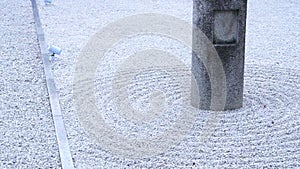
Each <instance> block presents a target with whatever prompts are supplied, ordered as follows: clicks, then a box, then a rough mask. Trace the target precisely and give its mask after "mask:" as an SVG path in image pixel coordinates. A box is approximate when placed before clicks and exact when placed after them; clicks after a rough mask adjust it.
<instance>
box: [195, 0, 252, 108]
mask: <svg viewBox="0 0 300 169" xmlns="http://www.w3.org/2000/svg"><path fill="white" fill-rule="evenodd" d="M246 12H247V0H194V13H193V23H194V25H195V26H196V27H197V29H200V30H201V31H202V32H203V33H204V34H205V35H206V36H207V37H208V39H209V40H210V41H211V42H212V43H213V45H214V47H215V48H216V51H217V52H218V55H219V57H220V59H221V61H222V63H223V67H224V71H225V74H226V94H227V96H226V105H225V108H224V109H225V110H231V109H237V108H240V107H242V106H243V85H244V60H245V59H244V53H245V31H246ZM193 33H194V35H193V43H196V40H195V37H196V36H197V35H196V31H194V32H193ZM194 46H197V45H193V47H194ZM192 71H193V74H194V76H195V77H196V81H197V85H196V86H193V87H196V88H198V90H199V97H198V100H193V102H194V103H195V102H196V103H197V106H198V107H199V108H200V109H208V110H209V109H210V106H211V92H212V89H211V88H212V87H211V82H210V79H211V78H210V77H209V75H208V73H207V69H206V67H205V65H204V64H203V63H202V61H201V59H199V58H198V57H197V56H195V54H194V53H193V57H192ZM192 95H193V93H192ZM192 98H193V97H192ZM194 98H195V97H194ZM194 105H195V104H194Z"/></svg>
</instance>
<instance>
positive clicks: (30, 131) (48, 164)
mask: <svg viewBox="0 0 300 169" xmlns="http://www.w3.org/2000/svg"><path fill="white" fill-rule="evenodd" d="M0 6H1V10H0V18H1V20H0V37H1V38H0V52H1V53H0V55H1V57H0V106H1V107H0V168H11V169H16V168H60V166H61V164H60V159H59V153H58V147H57V142H56V136H55V131H54V124H53V120H52V116H51V111H50V105H49V99H48V93H47V88H46V83H45V76H44V70H43V64H42V60H41V58H40V55H39V47H38V42H37V36H36V30H35V23H34V20H33V14H32V8H31V2H30V1H9V0H1V1H0Z"/></svg>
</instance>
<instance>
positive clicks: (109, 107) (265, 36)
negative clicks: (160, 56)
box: [38, 0, 300, 168]
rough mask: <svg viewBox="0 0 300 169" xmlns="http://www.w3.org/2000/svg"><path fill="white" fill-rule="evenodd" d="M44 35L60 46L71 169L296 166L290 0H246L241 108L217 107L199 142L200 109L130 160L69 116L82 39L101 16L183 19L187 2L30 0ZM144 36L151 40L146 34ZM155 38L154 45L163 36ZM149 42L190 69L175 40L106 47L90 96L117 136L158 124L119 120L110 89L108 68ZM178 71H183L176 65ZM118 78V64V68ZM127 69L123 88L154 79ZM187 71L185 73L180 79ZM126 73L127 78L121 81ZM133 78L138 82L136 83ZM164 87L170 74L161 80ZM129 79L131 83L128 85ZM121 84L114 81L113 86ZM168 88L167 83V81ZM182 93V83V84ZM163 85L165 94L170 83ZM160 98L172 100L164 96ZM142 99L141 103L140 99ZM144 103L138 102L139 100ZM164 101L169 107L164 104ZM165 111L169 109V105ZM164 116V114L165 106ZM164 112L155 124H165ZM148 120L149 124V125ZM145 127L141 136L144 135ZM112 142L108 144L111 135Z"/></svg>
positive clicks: (295, 59) (295, 63)
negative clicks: (181, 130)
mask: <svg viewBox="0 0 300 169" xmlns="http://www.w3.org/2000/svg"><path fill="white" fill-rule="evenodd" d="M38 3H39V10H40V14H41V20H42V24H43V28H44V30H45V36H46V42H48V43H49V44H55V45H57V46H60V47H61V48H62V49H63V53H62V55H61V56H58V58H57V61H56V62H55V63H53V65H52V68H53V72H54V76H55V80H56V81H55V82H56V84H57V87H58V91H59V94H60V100H61V107H62V112H63V114H64V121H65V125H66V129H67V133H68V138H69V143H70V148H71V153H72V156H73V159H74V162H75V167H76V168H299V167H300V163H299V161H300V151H299V147H300V129H299V126H300V116H299V113H300V111H299V105H300V103H299V100H300V90H299V89H300V86H299V84H300V76H299V75H300V67H299V65H300V58H299V56H298V55H299V49H300V46H299V43H298V42H299V40H300V39H299V37H300V36H299V34H300V32H299V30H298V29H297V26H298V25H300V23H299V22H300V19H299V18H300V12H299V10H298V6H299V5H300V3H299V1H297V0H289V1H285V0H274V1H267V0H263V1H258V0H256V1H255V0H253V1H249V5H248V25H247V49H246V68H245V91H244V100H245V103H244V107H243V108H242V109H239V110H235V111H228V112H223V113H220V114H219V117H220V120H219V121H218V123H216V124H212V125H215V126H216V128H215V129H214V131H213V134H212V135H211V137H210V138H208V140H207V141H206V142H204V143H201V142H199V135H201V132H202V130H203V127H204V124H205V122H206V121H208V118H209V116H208V114H209V112H206V111H198V112H197V115H196V122H195V123H194V125H193V126H192V128H191V130H190V131H189V133H188V134H187V135H186V137H185V138H184V139H183V140H182V141H181V142H180V143H178V144H176V145H175V146H172V147H171V148H170V149H168V150H167V151H165V152H164V153H161V154H159V155H156V156H153V157H150V158H143V159H131V158H130V157H123V156H120V155H119V154H115V153H112V152H110V151H108V150H107V149H105V148H104V147H103V146H102V145H101V144H95V142H94V141H93V140H92V139H91V138H90V137H89V136H88V133H87V132H85V130H84V129H83V127H82V125H81V124H80V122H79V119H78V116H77V113H76V112H77V110H76V108H75V103H74V98H73V95H72V94H73V79H74V71H75V66H76V60H77V59H78V57H80V52H81V50H82V49H83V47H84V46H85V45H86V44H87V42H88V40H89V39H90V38H91V37H92V36H93V35H94V34H95V33H96V32H97V31H98V30H100V28H103V27H104V26H106V25H107V24H108V23H111V22H113V21H116V20H118V19H121V18H123V17H124V16H129V15H133V14H141V13H149V12H153V13H163V14H169V15H172V16H176V17H178V18H181V19H183V20H185V21H187V22H190V23H191V21H192V18H191V17H192V1H191V0H182V1H175V0H150V1H148V0H147V1H146V0H126V1H121V2H120V1H106V0H102V1H96V0H88V1H83V0H77V1H71V0H65V1H54V3H53V5H50V6H45V5H44V3H43V1H41V0H40V1H38ZM151 38H152V39H151ZM162 42H163V43H162ZM150 47H155V48H159V49H163V50H165V51H168V52H170V53H172V54H173V55H174V56H176V57H177V58H178V59H179V60H181V61H182V62H184V63H185V65H186V66H187V67H188V68H190V65H191V63H190V61H191V54H190V51H189V48H187V47H185V46H182V45H181V44H178V43H177V42H175V41H174V40H165V39H164V38H162V37H155V36H152V37H149V36H147V35H145V36H141V37H137V38H132V39H127V41H120V42H119V43H118V44H117V45H116V46H114V47H113V48H112V49H111V50H110V51H109V52H107V54H106V55H105V57H104V59H103V61H102V63H99V67H98V69H97V74H96V75H97V78H96V79H97V80H96V81H95V86H96V88H97V91H96V98H97V103H98V105H101V104H104V105H105V106H100V107H99V109H100V111H101V113H102V115H103V116H104V117H105V118H106V122H107V123H108V124H109V125H111V126H114V127H115V129H116V132H118V133H119V134H123V135H124V136H125V137H144V138H145V137H150V134H154V135H155V134H157V133H161V132H163V131H164V129H165V128H163V127H162V128H159V127H158V129H157V130H154V129H153V124H151V125H152V126H151V127H152V128H151V127H140V128H139V126H137V127H132V124H131V123H129V122H126V121H124V120H123V119H118V117H119V116H118V112H117V111H115V107H114V102H113V100H112V99H113V97H112V95H111V94H110V93H111V91H112V89H111V82H112V80H111V78H112V77H113V76H114V73H115V68H116V67H117V66H118V64H120V63H121V61H122V59H126V57H129V56H130V55H132V54H133V53H134V52H136V51H138V50H141V49H143V48H150ZM175 71H178V74H179V75H180V76H181V75H182V74H183V75H184V74H185V71H186V70H185V69H176V70H175ZM121 73H124V74H121V75H124V76H126V75H127V74H126V72H121ZM127 73H128V72H127ZM150 75H151V72H150V73H149V76H148V77H145V78H144V79H143V78H142V77H140V76H136V77H137V79H139V78H140V80H137V81H131V88H130V89H129V93H130V92H131V93H132V95H134V96H135V95H136V96H137V97H138V96H139V94H141V93H147V88H149V85H150V86H151V85H153V84H151V82H153V81H155V80H157V79H158V80H161V81H163V80H165V77H166V75H165V74H160V73H157V74H155V75H154V76H153V77H154V80H153V79H152V80H153V81H151V78H150V80H149V77H152V76H150ZM188 77H189V76H187V74H186V76H185V78H188ZM128 80H132V79H128ZM135 84H138V85H135ZM168 85H170V87H169V89H174V88H172V86H173V82H168ZM134 86H137V87H136V88H135V87H134ZM120 90H121V89H120ZM174 90H175V92H176V88H175V89H174ZM184 90H185V91H188V89H187V88H185V89H184ZM171 92H174V91H172V90H171ZM166 96H168V98H167V99H170V100H171V101H175V102H176V101H177V99H178V98H172V97H171V95H167V94H166ZM147 97H149V96H148V95H147V94H146V95H145V97H144V96H143V95H142V96H141V98H140V99H137V100H138V101H137V100H134V101H133V102H134V104H135V106H136V107H138V108H141V109H143V108H144V107H147V104H148V102H147ZM139 101H140V102H143V101H144V102H145V103H140V102H139ZM145 105H146V106H145ZM168 106H170V105H168ZM170 109H171V110H170V111H171V112H172V111H175V112H176V109H175V110H174V107H170ZM169 116H170V117H169V118H173V116H172V113H171V114H170V115H169ZM166 121H167V120H166V119H165V118H161V119H159V120H157V121H156V123H164V124H169V123H171V122H168V121H167V122H166ZM154 128H155V126H154ZM149 133H150V134H149ZM117 142H118V140H116V141H115V142H113V143H117Z"/></svg>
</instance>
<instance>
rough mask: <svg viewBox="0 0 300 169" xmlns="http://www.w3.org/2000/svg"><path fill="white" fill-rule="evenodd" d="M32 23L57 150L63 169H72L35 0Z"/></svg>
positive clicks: (33, 2)
mask: <svg viewBox="0 0 300 169" xmlns="http://www.w3.org/2000/svg"><path fill="white" fill-rule="evenodd" d="M31 4H32V10H33V16H34V21H35V25H36V30H37V38H38V42H39V47H40V52H41V56H42V60H43V65H44V72H45V76H46V84H47V89H48V94H49V100H50V107H51V112H52V116H53V121H54V127H55V134H56V138H57V143H58V149H59V154H60V159H61V163H62V168H63V169H74V164H73V160H72V156H71V151H70V146H69V143H68V138H67V133H66V129H65V125H64V122H63V117H62V113H61V108H60V104H59V96H58V93H57V90H56V85H55V82H54V78H53V75H52V72H51V65H50V62H49V60H48V55H49V53H48V51H47V44H46V42H45V36H44V31H43V28H42V25H41V21H40V17H39V12H38V8H37V4H36V0H31Z"/></svg>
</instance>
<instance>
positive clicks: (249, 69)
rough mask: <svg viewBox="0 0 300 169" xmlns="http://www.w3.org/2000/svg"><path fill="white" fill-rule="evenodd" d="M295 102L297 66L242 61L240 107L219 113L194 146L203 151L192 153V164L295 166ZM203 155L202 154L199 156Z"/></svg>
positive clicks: (298, 130) (298, 129)
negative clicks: (212, 126) (211, 129)
mask: <svg viewBox="0 0 300 169" xmlns="http://www.w3.org/2000/svg"><path fill="white" fill-rule="evenodd" d="M299 100H300V74H299V70H292V69H284V68H276V67H272V68H268V67H266V66H262V65H247V66H246V71H245V92H244V107H243V108H241V109H239V110H235V111H225V112H223V113H221V114H219V115H220V121H219V122H218V127H217V128H216V129H215V132H214V133H213V134H212V136H211V137H210V138H209V141H207V142H206V144H205V145H198V147H194V148H195V149H196V150H198V151H199V150H201V151H204V153H200V155H199V153H198V154H193V155H194V156H195V157H197V159H200V160H198V161H196V163H197V164H201V165H203V166H205V164H206V165H207V166H214V167H216V168H243V167H245V166H251V167H252V168H298V167H299V166H300V163H299V160H300V150H299V145H300V116H299V115H300V109H299V108H300V107H299V106H300V105H299V103H300V102H299ZM198 125H199V124H198ZM191 135H195V134H194V133H192V134H191ZM186 144H188V145H190V144H191V143H186ZM191 145H192V144H191ZM206 153H207V154H209V156H208V158H204V157H202V156H201V154H206ZM200 168H201V167H200ZM204 168H205V167H204Z"/></svg>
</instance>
